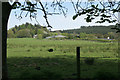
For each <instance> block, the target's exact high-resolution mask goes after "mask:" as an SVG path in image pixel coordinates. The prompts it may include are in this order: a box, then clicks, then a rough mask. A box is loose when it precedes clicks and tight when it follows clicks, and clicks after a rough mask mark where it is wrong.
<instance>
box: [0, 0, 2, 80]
mask: <svg viewBox="0 0 120 80" xmlns="http://www.w3.org/2000/svg"><path fill="white" fill-rule="evenodd" d="M1 79H2V1H0V80H1Z"/></svg>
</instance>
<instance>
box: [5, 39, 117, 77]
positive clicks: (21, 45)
mask: <svg viewBox="0 0 120 80" xmlns="http://www.w3.org/2000/svg"><path fill="white" fill-rule="evenodd" d="M77 46H80V77H81V78H101V76H103V75H104V76H103V78H104V77H107V78H110V79H111V78H117V76H118V63H117V62H118V59H117V57H118V43H117V42H113V43H110V42H94V41H84V40H38V39H33V38H11V39H10V38H8V40H7V63H8V76H9V78H34V79H39V78H46V79H52V78H54V79H61V78H77V66H76V47H77ZM49 49H53V52H49V51H48V50H49ZM90 57H92V58H90Z"/></svg>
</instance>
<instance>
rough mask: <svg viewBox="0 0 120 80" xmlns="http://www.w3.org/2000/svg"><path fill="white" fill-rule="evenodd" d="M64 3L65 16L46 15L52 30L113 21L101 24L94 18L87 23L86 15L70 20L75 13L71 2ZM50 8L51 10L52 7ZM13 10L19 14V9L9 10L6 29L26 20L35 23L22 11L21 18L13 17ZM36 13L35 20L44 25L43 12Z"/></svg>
mask: <svg viewBox="0 0 120 80" xmlns="http://www.w3.org/2000/svg"><path fill="white" fill-rule="evenodd" d="M64 5H65V6H66V7H67V8H68V13H67V17H64V16H63V15H52V16H48V20H49V22H50V25H51V26H52V27H53V28H52V30H65V29H76V28H80V26H91V25H113V23H111V24H110V23H107V22H106V23H102V24H99V23H95V21H96V20H97V19H95V20H94V21H93V22H91V23H87V22H86V21H85V19H84V18H85V17H86V16H85V15H83V16H79V17H78V18H77V19H76V20H72V17H73V15H75V13H74V9H73V6H72V4H71V3H70V2H67V3H65V4H64ZM50 10H51V11H52V9H50ZM15 11H16V12H17V14H18V15H19V14H20V10H12V11H11V14H10V17H9V21H8V29H10V28H12V27H14V26H15V25H21V24H23V23H24V24H25V23H26V22H29V23H31V24H37V22H36V21H35V19H33V20H32V21H31V19H30V18H29V16H28V17H24V16H25V13H23V18H22V19H21V20H19V19H17V18H16V17H15ZM37 13H38V14H37V21H38V22H39V23H40V25H43V26H46V22H45V19H44V18H43V13H42V12H41V11H38V12H37Z"/></svg>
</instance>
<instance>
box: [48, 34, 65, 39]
mask: <svg viewBox="0 0 120 80" xmlns="http://www.w3.org/2000/svg"><path fill="white" fill-rule="evenodd" d="M57 37H59V38H64V37H66V36H63V35H56V36H48V37H46V39H49V38H57Z"/></svg>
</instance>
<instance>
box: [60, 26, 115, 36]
mask: <svg viewBox="0 0 120 80" xmlns="http://www.w3.org/2000/svg"><path fill="white" fill-rule="evenodd" d="M114 26H115V25H110V26H82V27H81V28H79V29H70V30H63V31H61V32H62V33H76V34H80V33H87V34H96V33H97V34H107V33H108V32H116V31H115V30H114V29H111V28H113V27H114Z"/></svg>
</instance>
